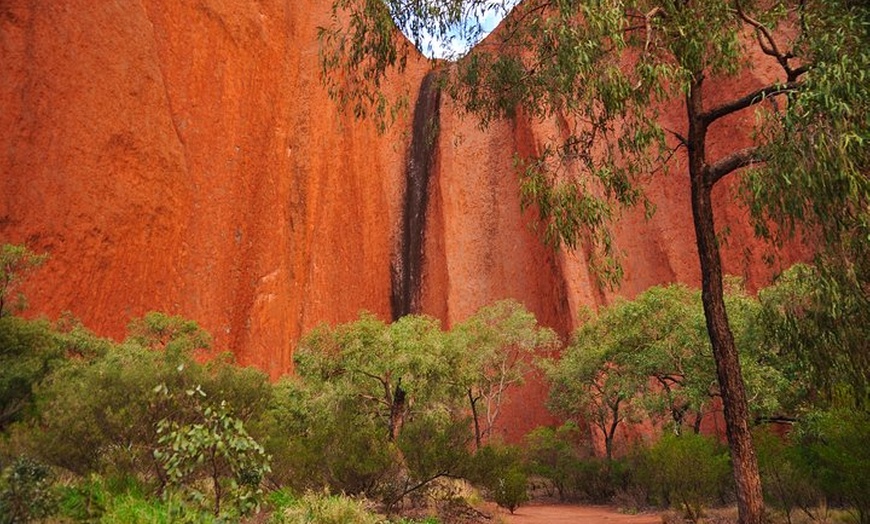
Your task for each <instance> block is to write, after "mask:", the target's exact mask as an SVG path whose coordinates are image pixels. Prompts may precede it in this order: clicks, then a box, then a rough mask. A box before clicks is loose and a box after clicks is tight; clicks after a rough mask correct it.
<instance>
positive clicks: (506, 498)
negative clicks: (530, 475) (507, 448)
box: [493, 466, 529, 513]
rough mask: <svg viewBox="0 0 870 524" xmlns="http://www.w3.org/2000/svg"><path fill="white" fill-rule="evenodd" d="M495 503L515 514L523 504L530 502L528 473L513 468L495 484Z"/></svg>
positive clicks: (515, 467) (517, 467) (518, 468)
mask: <svg viewBox="0 0 870 524" xmlns="http://www.w3.org/2000/svg"><path fill="white" fill-rule="evenodd" d="M493 497H494V498H495V503H496V504H498V505H499V506H501V507H503V508H506V509H507V510H508V511H510V512H511V513H513V512H514V511H516V509H517V508H518V507H520V505H521V504H523V503H525V502H528V500H529V493H528V479H527V477H526V473H525V472H524V471H523V470H522V469H521V468H520V467H519V466H513V467H511V468H509V469H508V470H507V471H505V472H504V474H503V475H501V476H500V477H499V478H498V480H497V481H496V482H495V489H494V490H493Z"/></svg>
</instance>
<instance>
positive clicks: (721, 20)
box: [321, 0, 870, 524]
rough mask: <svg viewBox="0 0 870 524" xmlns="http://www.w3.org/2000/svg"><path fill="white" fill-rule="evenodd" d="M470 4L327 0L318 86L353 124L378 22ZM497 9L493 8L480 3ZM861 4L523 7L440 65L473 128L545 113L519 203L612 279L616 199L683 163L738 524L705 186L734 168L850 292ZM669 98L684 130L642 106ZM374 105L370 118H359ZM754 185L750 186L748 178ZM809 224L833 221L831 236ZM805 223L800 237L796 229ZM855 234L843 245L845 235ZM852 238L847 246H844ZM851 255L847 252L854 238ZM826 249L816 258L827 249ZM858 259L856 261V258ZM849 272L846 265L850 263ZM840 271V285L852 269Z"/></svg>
mask: <svg viewBox="0 0 870 524" xmlns="http://www.w3.org/2000/svg"><path fill="white" fill-rule="evenodd" d="M492 3H493V2H489V1H487V0H442V1H430V0H415V1H412V2H406V1H403V0H384V1H379V0H336V1H335V2H334V4H333V5H334V7H335V17H334V19H333V23H332V24H331V25H330V26H329V27H326V28H323V30H322V31H321V41H322V43H323V51H322V56H323V64H324V70H325V71H326V72H330V71H333V72H334V71H336V70H338V71H339V72H340V74H335V75H326V79H327V84H328V85H329V89H330V93H331V94H332V95H333V96H334V97H335V98H336V99H338V100H339V101H340V102H342V103H352V104H353V107H354V109H355V112H356V114H357V115H366V114H376V115H380V116H383V115H385V114H386V113H387V108H388V107H390V104H389V102H388V101H387V100H386V99H385V98H384V96H383V95H381V94H379V88H380V85H381V82H382V81H383V78H384V75H385V74H387V72H388V71H389V70H390V69H391V68H394V67H398V68H399V69H401V68H403V67H404V66H405V65H406V63H407V58H408V56H410V53H411V52H412V51H411V48H410V45H409V44H407V43H405V42H403V41H402V40H401V39H398V38H396V34H395V31H393V30H391V28H392V21H391V19H393V18H394V19H396V20H399V22H400V25H404V23H403V22H405V23H407V21H408V20H413V22H412V24H414V25H416V26H417V27H420V28H425V29H426V30H427V31H429V32H430V33H433V34H436V35H438V34H439V33H443V32H445V31H447V30H449V28H451V27H452V26H453V25H455V24H456V23H457V22H459V21H461V20H462V19H463V17H465V16H467V14H468V12H469V11H467V8H468V7H469V6H470V7H472V8H473V7H475V6H482V5H484V4H492ZM495 3H498V2H495ZM868 11H870V10H868V8H867V6H866V4H865V3H864V2H861V1H856V0H834V1H820V0H779V1H777V0H774V1H753V0H718V1H710V2H693V1H688V2H686V1H671V0H598V1H582V0H526V1H524V2H522V3H521V4H520V5H519V6H518V7H517V8H516V9H515V11H514V13H512V15H511V16H510V17H508V19H507V20H506V22H505V23H504V24H503V26H502V27H501V28H500V29H499V30H498V31H497V32H496V34H495V35H493V36H491V37H490V38H488V39H487V40H486V41H485V42H484V44H483V45H481V46H478V47H477V48H476V49H475V50H474V51H473V52H471V53H469V54H468V55H467V56H465V57H463V58H462V59H461V60H458V61H457V62H453V63H448V64H443V63H441V64H439V67H440V68H441V71H442V80H443V82H444V85H445V88H446V89H447V91H448V92H449V93H450V94H451V95H452V96H453V98H454V99H455V100H457V101H458V103H459V104H460V105H461V106H462V107H464V108H465V109H466V110H467V111H469V112H471V113H473V114H474V115H476V116H477V117H478V118H479V120H480V122H481V124H482V125H484V126H485V125H486V124H487V123H489V122H491V121H493V120H495V119H500V118H508V119H512V118H515V117H516V116H517V115H519V114H522V115H526V116H528V117H531V118H538V119H551V120H553V121H555V122H557V124H558V125H559V128H560V129H561V131H562V132H561V133H560V134H559V136H557V137H555V138H553V139H552V141H551V142H549V143H545V144H543V145H542V146H541V147H540V149H539V150H538V151H537V152H536V154H533V155H531V156H529V157H527V158H522V159H520V160H521V161H520V162H519V165H520V166H521V169H520V177H521V196H522V200H523V203H524V204H526V205H534V207H535V209H536V210H537V211H538V213H539V216H540V224H541V226H542V231H543V233H544V238H545V239H547V240H548V241H550V242H551V243H552V244H554V245H565V246H567V247H569V248H573V247H576V246H577V245H578V242H579V240H580V239H581V238H582V239H584V241H585V242H588V243H589V244H591V246H592V248H593V251H594V253H595V256H593V261H594V262H596V265H597V267H598V270H599V273H600V274H602V275H603V276H604V277H606V279H609V280H611V281H614V280H617V279H618V278H619V275H620V271H619V266H618V264H617V263H616V262H615V260H614V257H613V254H614V246H613V244H612V237H611V234H610V229H609V225H610V223H611V222H612V220H613V219H614V218H615V217H617V216H618V211H619V209H620V208H622V207H626V206H634V205H637V204H639V203H644V202H646V199H645V197H644V196H643V193H642V191H641V185H640V183H641V182H642V181H643V179H644V178H645V177H647V176H651V175H654V174H658V173H660V172H666V171H667V169H668V167H669V164H670V160H671V159H672V158H674V157H675V155H678V156H679V157H682V158H685V161H686V167H687V169H686V171H687V174H688V180H689V186H690V194H691V203H692V215H693V221H694V226H695V233H696V239H695V245H696V247H697V249H698V254H699V263H700V267H701V275H702V298H703V303H704V312H705V319H706V324H707V330H708V333H709V335H710V340H711V343H712V349H713V355H714V360H715V362H716V366H717V379H718V382H719V386H720V390H721V393H722V397H723V405H724V409H725V419H726V428H727V434H728V440H729V445H730V450H731V453H732V458H733V460H732V465H733V468H734V476H735V480H736V484H737V493H738V507H739V510H740V518H741V522H743V523H744V524H745V523H753V524H760V523H761V522H762V521H763V513H764V508H763V501H762V494H761V485H760V480H759V475H758V468H757V463H756V460H755V455H754V452H753V445H752V439H751V434H750V432H749V425H748V418H749V411H748V407H747V399H746V391H745V384H744V381H743V378H742V375H741V367H740V359H739V355H738V352H737V348H736V345H735V342H734V335H733V333H732V331H731V327H730V324H729V320H728V315H727V312H726V308H725V303H724V286H723V278H722V267H721V257H720V253H719V242H720V238H719V236H718V232H717V230H716V227H715V222H714V212H713V206H712V189H713V187H714V186H715V185H716V184H717V183H719V182H720V181H721V180H723V179H724V178H726V177H728V176H729V175H732V174H733V173H735V172H737V171H739V170H741V169H743V168H748V167H753V168H756V169H757V170H758V171H757V172H758V173H759V175H757V177H755V178H748V180H749V187H750V189H749V190H748V191H747V194H748V195H750V200H751V201H752V202H754V203H753V204H751V207H752V209H753V210H754V215H755V216H756V217H757V218H759V219H760V221H759V223H760V224H762V225H761V226H760V232H764V231H763V230H764V227H766V222H765V220H766V219H773V221H774V223H780V224H781V225H784V226H786V227H784V228H781V229H779V231H782V232H784V233H786V234H787V233H790V232H791V230H790V228H788V227H787V226H788V225H789V224H791V223H796V222H797V223H802V224H803V223H809V224H811V227H812V226H816V227H817V228H818V231H819V232H820V235H819V238H820V239H821V240H824V241H825V243H826V244H828V245H833V246H841V247H842V246H846V247H848V246H852V247H851V249H850V250H847V251H846V253H851V254H852V255H853V256H852V257H849V256H847V257H846V262H845V263H843V264H839V263H838V264H834V266H835V267H839V268H841V269H842V271H840V272H839V274H845V275H847V278H846V280H845V281H846V282H847V283H850V289H851V290H852V293H853V295H854V294H855V293H857V294H858V295H860V294H861V293H862V292H863V294H864V296H866V290H867V288H866V272H864V271H863V266H866V263H863V262H862V261H861V259H858V260H856V259H855V258H854V255H858V256H859V257H860V256H863V254H864V250H865V249H866V248H865V247H861V246H862V245H866V244H867V242H866V241H865V239H866V238H867V236H866V232H867V224H868V206H867V202H868V198H867V197H868V194H870V187H868V183H867V170H868V165H867V152H866V150H867V148H866V147H865V146H864V143H865V142H866V141H867V140H868V138H870V118H868V116H867V115H868V113H867V107H868V105H867V100H868V92H870V89H868V85H870V82H866V81H864V80H863V76H864V75H866V71H867V67H866V65H867V64H868V61H870V51H868V49H870V23H868V17H870V15H868ZM762 60H767V61H770V63H772V64H773V65H774V66H777V67H778V69H779V74H778V76H777V77H775V78H771V79H770V82H769V83H768V84H767V85H763V86H761V87H759V88H757V89H754V90H752V91H749V92H745V93H733V94H731V96H730V97H725V100H724V101H721V102H720V101H716V102H713V100H712V97H711V91H716V92H719V94H721V89H722V79H723V78H725V77H727V76H732V75H736V74H739V73H740V72H741V71H744V70H746V69H747V68H751V67H753V66H757V65H759V64H760V62H761V61H762ZM669 101H681V102H682V105H683V109H684V110H685V115H686V118H685V121H684V125H683V126H681V127H680V128H679V129H665V128H664V127H663V126H662V125H661V123H660V122H661V121H660V119H659V118H658V117H659V114H658V112H659V111H660V110H661V109H662V108H663V107H665V106H666V104H667V103H669ZM367 108H369V109H370V108H374V112H373V113H372V112H371V111H367ZM750 108H756V109H759V108H763V109H764V115H765V117H764V118H758V119H757V121H758V122H759V123H760V125H759V126H758V128H757V129H755V130H753V129H747V130H746V131H747V132H753V133H754V137H755V144H754V145H752V146H750V147H745V148H739V149H733V150H731V151H727V152H725V153H724V154H723V155H722V156H720V157H718V158H713V157H711V155H710V151H708V148H707V140H708V137H709V135H710V130H711V128H712V127H714V126H715V125H717V124H718V123H720V122H721V120H722V119H723V118H724V117H726V116H728V115H732V114H735V113H738V112H741V111H744V110H746V109H750ZM753 181H760V182H756V183H753ZM826 224H833V225H831V226H829V225H826ZM811 230H812V229H811ZM856 234H857V236H856ZM855 238H857V240H850V239H855ZM856 243H857V244H858V246H855V244H856ZM842 252H843V250H842V249H834V250H833V251H832V253H842ZM864 259H866V257H864ZM856 262H858V264H857V265H856ZM851 275H854V277H853V276H851Z"/></svg>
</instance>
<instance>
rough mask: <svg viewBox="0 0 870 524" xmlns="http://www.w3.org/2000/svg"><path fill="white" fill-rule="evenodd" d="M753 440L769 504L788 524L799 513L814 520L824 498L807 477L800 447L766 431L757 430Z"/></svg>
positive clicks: (763, 429) (765, 428) (810, 478)
mask: <svg viewBox="0 0 870 524" xmlns="http://www.w3.org/2000/svg"><path fill="white" fill-rule="evenodd" d="M753 436H754V441H755V449H756V451H757V453H758V468H759V471H760V472H761V480H762V482H763V483H764V496H765V500H766V501H767V503H768V504H769V505H770V506H771V507H772V508H773V509H776V510H778V511H781V512H782V513H783V515H784V516H785V519H786V521H787V522H788V523H789V524H791V522H792V515H793V513H794V511H795V510H796V509H800V510H801V511H803V512H805V513H806V514H808V515H811V516H812V515H813V513H812V512H813V510H814V509H815V506H818V505H820V504H821V501H822V500H823V494H822V492H821V490H820V489H819V487H818V486H817V484H816V483H815V482H813V479H812V476H811V475H810V474H808V471H807V468H806V464H805V463H804V460H803V456H802V453H801V450H800V447H799V446H797V445H795V444H794V443H793V442H792V441H791V439H789V438H785V437H782V436H779V435H775V434H773V433H772V432H771V431H769V428H767V427H762V428H760V429H758V430H757V431H756V432H755V434H754V435H753Z"/></svg>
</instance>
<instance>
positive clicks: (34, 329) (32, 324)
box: [0, 316, 63, 432]
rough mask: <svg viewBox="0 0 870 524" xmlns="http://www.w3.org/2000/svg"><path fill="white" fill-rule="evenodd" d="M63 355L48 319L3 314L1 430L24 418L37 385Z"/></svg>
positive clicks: (0, 340) (0, 318) (0, 322)
mask: <svg viewBox="0 0 870 524" xmlns="http://www.w3.org/2000/svg"><path fill="white" fill-rule="evenodd" d="M62 357H63V353H62V351H61V348H60V344H59V341H58V338H57V337H56V336H55V333H54V331H53V330H52V328H51V325H50V324H49V323H48V322H46V321H43V320H37V321H31V320H25V319H23V318H18V317H14V316H0V432H3V431H5V430H6V428H7V427H8V426H9V424H11V423H13V422H15V421H17V420H21V419H22V418H23V416H24V414H25V413H26V412H27V410H28V409H29V407H30V405H31V402H32V400H33V391H34V388H35V387H36V385H37V384H38V383H39V382H40V381H42V380H43V379H44V378H45V377H46V376H48V374H49V373H50V372H51V371H52V369H53V368H54V367H55V366H57V365H59V364H60V363H61V361H62Z"/></svg>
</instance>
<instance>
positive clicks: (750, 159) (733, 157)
mask: <svg viewBox="0 0 870 524" xmlns="http://www.w3.org/2000/svg"><path fill="white" fill-rule="evenodd" d="M762 160H763V159H762V158H761V155H760V152H759V149H758V147H747V148H744V149H740V150H738V151H734V152H733V153H731V154H730V155H728V156H725V157H723V158H720V159H719V160H718V161H716V163H714V164H712V165H711V166H710V167H709V168H708V169H707V183H708V184H709V185H710V187H712V186H713V185H715V184H716V182H718V181H719V180H721V179H722V178H723V177H725V176H726V175H728V174H729V173H731V172H733V171H735V170H737V169H740V168H741V167H746V166H749V165H752V164H756V163H758V162H761V161H762Z"/></svg>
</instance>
